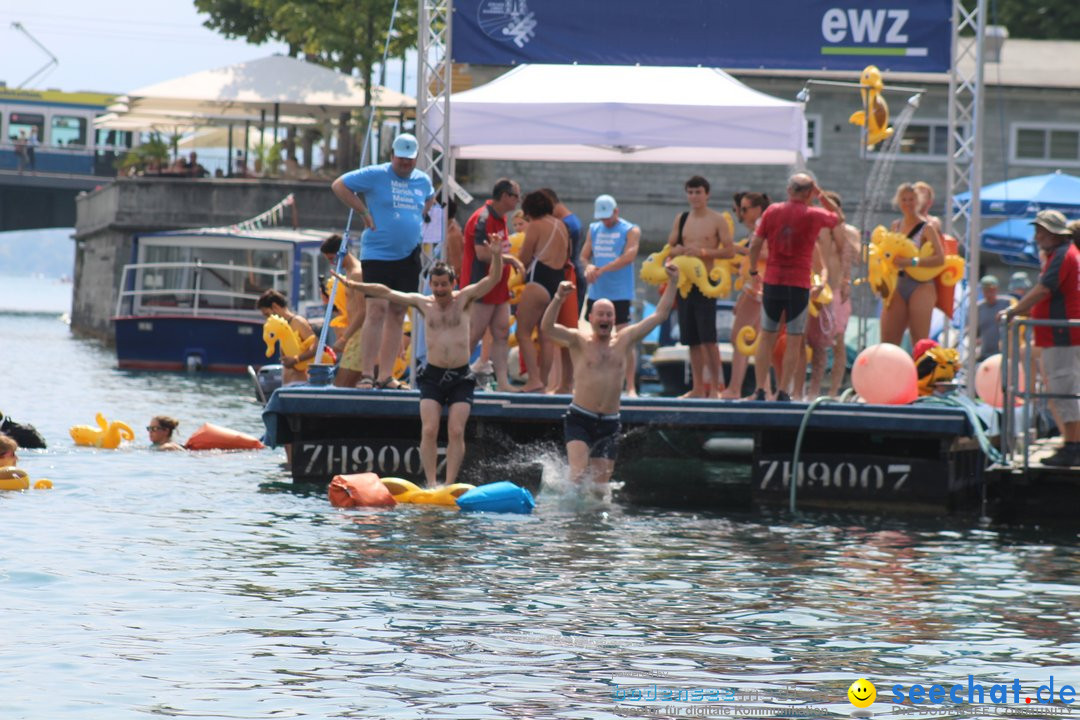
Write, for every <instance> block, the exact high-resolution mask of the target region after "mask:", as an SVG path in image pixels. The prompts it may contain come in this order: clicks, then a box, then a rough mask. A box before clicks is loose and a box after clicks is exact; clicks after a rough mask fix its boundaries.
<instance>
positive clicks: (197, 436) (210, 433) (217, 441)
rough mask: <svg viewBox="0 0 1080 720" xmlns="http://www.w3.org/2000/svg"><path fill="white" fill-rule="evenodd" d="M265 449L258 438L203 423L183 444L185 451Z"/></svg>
mask: <svg viewBox="0 0 1080 720" xmlns="http://www.w3.org/2000/svg"><path fill="white" fill-rule="evenodd" d="M265 447H266V446H265V445H263V444H262V443H261V442H260V441H259V439H258V438H255V437H252V436H251V435H245V434H244V433H242V432H237V431H236V430H230V429H229V428H226V427H221V426H220V425H214V424H212V423H203V426H202V427H201V428H199V429H198V430H196V431H195V432H193V433H191V437H189V438H188V441H187V442H186V443H184V448H186V449H187V450H262V449H263V448H265Z"/></svg>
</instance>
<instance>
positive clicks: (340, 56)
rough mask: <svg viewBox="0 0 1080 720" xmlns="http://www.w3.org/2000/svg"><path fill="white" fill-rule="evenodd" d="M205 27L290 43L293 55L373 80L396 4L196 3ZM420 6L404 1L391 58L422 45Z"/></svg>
mask: <svg viewBox="0 0 1080 720" xmlns="http://www.w3.org/2000/svg"><path fill="white" fill-rule="evenodd" d="M194 2H195V8H196V9H197V10H198V11H199V12H200V13H206V14H207V15H208V16H209V18H208V19H207V20H206V21H205V22H204V23H203V24H204V25H205V26H206V27H208V28H210V29H211V30H216V31H217V32H219V33H221V34H222V35H224V36H225V37H228V38H243V39H245V40H247V41H248V42H250V43H254V44H256V45H257V44H260V43H264V42H266V41H268V40H277V41H280V42H283V43H286V44H287V45H288V46H289V48H290V50H291V51H292V52H293V54H300V53H303V54H304V55H305V56H306V57H307V59H309V60H311V61H314V62H318V63H320V64H323V65H326V66H327V67H332V68H336V69H338V70H340V71H341V72H344V73H351V72H352V71H353V70H355V69H360V70H361V71H362V74H363V77H364V78H366V79H368V80H370V78H371V71H372V68H373V67H374V66H375V64H376V63H378V62H379V61H380V60H381V59H382V51H383V46H384V43H385V42H386V30H387V28H388V27H389V24H390V14H391V11H392V8H393V6H394V2H393V0H318V1H317V2H315V1H313V0H194ZM416 11H417V7H416V2H415V1H414V0H400V2H399V4H398V9H397V17H396V18H395V19H394V35H393V36H392V38H391V42H390V54H391V56H395V57H396V56H400V55H401V54H402V53H404V51H405V50H406V49H407V48H412V47H415V46H416V26H417V22H416Z"/></svg>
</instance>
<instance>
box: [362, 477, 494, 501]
mask: <svg viewBox="0 0 1080 720" xmlns="http://www.w3.org/2000/svg"><path fill="white" fill-rule="evenodd" d="M379 479H380V480H382V484H383V485H385V486H386V489H387V490H389V491H390V494H391V495H393V496H394V499H395V500H397V501H398V502H399V503H414V504H417V505H442V506H444V507H457V499H458V498H459V497H461V496H462V495H464V494H465V493H467V492H469V491H470V490H472V489H473V488H474V487H476V486H475V485H470V484H468V483H454V484H452V485H440V486H439V487H434V488H422V487H419V486H417V485H416V484H414V483H411V482H409V481H408V480H403V479H402V478H393V477H384V478H379Z"/></svg>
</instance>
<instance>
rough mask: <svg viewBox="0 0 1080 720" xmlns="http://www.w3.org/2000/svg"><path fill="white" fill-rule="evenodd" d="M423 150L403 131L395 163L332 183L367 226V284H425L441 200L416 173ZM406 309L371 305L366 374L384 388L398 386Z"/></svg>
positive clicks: (364, 336) (400, 287) (363, 257)
mask: <svg viewBox="0 0 1080 720" xmlns="http://www.w3.org/2000/svg"><path fill="white" fill-rule="evenodd" d="M419 151H420V145H419V143H418V142H417V141H416V138H415V137H414V136H413V135H410V134H408V133H402V134H401V135H398V136H397V137H396V138H394V144H393V155H392V156H391V158H390V162H388V163H381V164H379V165H369V166H368V167H365V168H360V169H359V170H353V171H351V172H347V173H345V174H344V175H342V176H341V177H339V178H338V179H337V180H335V181H334V182H333V184H332V185H331V189H332V190H333V191H334V194H335V195H337V197H338V199H339V200H341V202H342V203H344V204H345V205H346V206H347V207H349V208H352V209H353V210H355V211H356V212H357V213H358V214H359V216H360V220H361V222H362V223H363V227H364V231H363V234H362V235H361V236H360V263H361V266H362V268H363V273H364V282H368V283H377V284H380V285H386V286H387V287H389V288H390V289H392V290H397V291H398V292H405V293H410V292H416V290H417V288H418V286H419V281H420V237H421V232H422V228H423V225H424V215H426V214H427V213H428V211H429V210H431V205H432V203H433V202H434V201H435V189H434V188H433V187H432V185H431V178H430V177H428V176H427V174H426V173H424V172H422V171H421V170H417V169H416V156H417V154H418V153H419ZM360 195H363V196H364V197H363V199H361V198H360V197H359V196H360ZM405 309H406V308H405V306H404V305H391V304H390V303H388V302H387V301H386V300H385V299H369V300H368V301H367V317H366V318H365V320H364V327H363V329H362V330H361V337H360V347H361V353H362V355H363V373H362V374H363V376H364V378H375V383H374V384H375V385H376V386H378V387H390V388H395V387H397V383H396V381H395V380H394V376H393V370H394V359H395V358H396V357H397V355H398V350H399V348H400V346H401V328H402V325H403V324H404V321H405ZM376 367H377V368H378V374H377V375H376V371H375V369H376ZM369 386H370V383H369Z"/></svg>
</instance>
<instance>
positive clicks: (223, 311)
mask: <svg viewBox="0 0 1080 720" xmlns="http://www.w3.org/2000/svg"><path fill="white" fill-rule="evenodd" d="M154 270H164V271H170V270H171V271H183V270H190V271H191V272H190V273H185V272H174V273H163V274H162V275H157V277H168V276H169V275H170V274H171V275H172V276H173V277H175V278H176V283H177V284H173V285H171V286H169V287H166V286H164V285H162V286H161V287H144V285H145V283H146V279H147V277H149V276H148V275H146V274H145V273H146V272H147V271H154ZM223 273H243V274H244V276H246V277H247V278H260V276H262V277H265V278H266V280H267V281H268V283H267V284H265V285H264V284H263V283H262V282H258V283H257V289H256V290H246V289H244V290H241V291H240V292H237V291H235V290H208V289H206V288H204V287H203V275H204V274H211V275H213V276H214V277H216V278H217V279H218V280H219V281H220V282H222V283H223V284H224V285H225V286H226V287H232V286H233V282H232V280H228V279H226V278H225V277H224V276H223ZM287 277H288V272H287V271H285V270H267V269H266V268H257V267H251V266H246V265H228V264H224V263H204V262H202V261H200V260H196V261H194V262H157V263H131V264H129V265H125V266H124V272H123V274H122V275H121V277H120V292H119V293H118V295H117V298H116V316H117V317H124V316H127V315H133V314H135V313H136V312H139V313H140V314H146V315H154V314H169V315H176V314H183V315H191V316H192V317H198V316H199V315H200V311H201V312H202V313H203V314H210V315H215V316H222V315H224V316H237V317H245V316H252V315H253V314H254V313H255V312H256V308H255V301H257V300H258V299H259V296H260V295H262V294H263V293H264V292H265V291H267V290H270V289H274V290H278V291H282V292H284V291H285V288H286V284H285V283H286V279H287ZM241 282H242V281H241ZM179 283H182V285H181V284H179ZM155 296H156V297H160V298H168V299H169V300H171V301H172V302H171V303H165V302H160V301H159V302H158V303H150V302H146V299H148V298H152V297H155ZM188 298H190V300H188ZM210 298H212V299H214V300H217V301H218V304H213V303H211V302H209V301H208V299H210ZM222 301H224V302H222ZM238 305H239V307H237V306H238ZM125 310H126V312H125Z"/></svg>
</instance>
